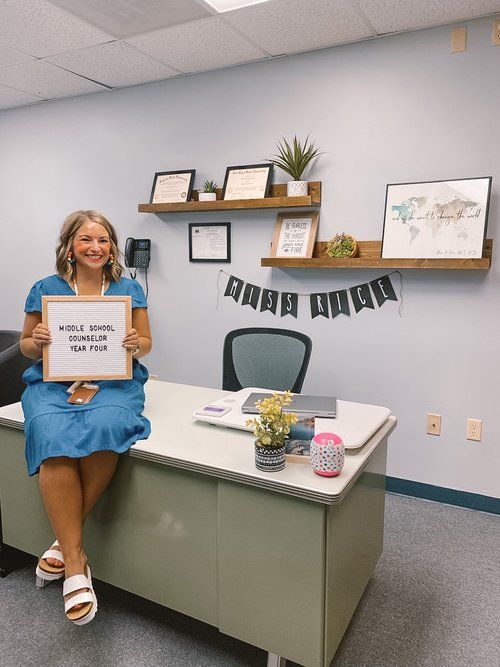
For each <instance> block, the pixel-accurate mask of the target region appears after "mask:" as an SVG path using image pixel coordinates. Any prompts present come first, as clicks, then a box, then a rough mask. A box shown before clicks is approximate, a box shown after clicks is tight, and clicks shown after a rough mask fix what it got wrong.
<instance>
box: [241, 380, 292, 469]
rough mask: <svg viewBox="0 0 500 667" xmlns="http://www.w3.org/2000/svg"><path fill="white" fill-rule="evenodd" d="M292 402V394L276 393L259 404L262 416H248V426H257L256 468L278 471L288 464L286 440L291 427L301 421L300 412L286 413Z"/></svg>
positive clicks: (255, 430) (255, 431)
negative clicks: (299, 418) (286, 460)
mask: <svg viewBox="0 0 500 667" xmlns="http://www.w3.org/2000/svg"><path fill="white" fill-rule="evenodd" d="M291 402H292V394H291V392H289V391H285V392H284V393H283V394H279V393H276V394H272V395H271V396H269V398H263V399H261V400H260V401H257V403H256V404H255V405H256V406H257V410H258V411H259V418H254V419H247V426H253V427H254V429H253V432H254V435H255V437H256V438H257V440H256V441H255V467H256V468H257V469H258V470H264V471H266V472H274V471H277V470H283V468H284V467H285V440H286V439H287V438H288V434H289V433H290V426H291V425H292V424H295V423H296V422H297V415H295V414H294V413H293V412H286V411H285V410H284V409H283V408H285V407H286V406H287V405H288V404H289V403H291Z"/></svg>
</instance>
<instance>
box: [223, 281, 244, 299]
mask: <svg viewBox="0 0 500 667" xmlns="http://www.w3.org/2000/svg"><path fill="white" fill-rule="evenodd" d="M243 284H244V283H243V280H240V279H239V278H235V277H234V276H229V280H228V281H227V285H226V291H225V292H224V296H232V297H233V299H234V300H235V301H236V303H238V299H239V298H240V294H241V290H242V289H243Z"/></svg>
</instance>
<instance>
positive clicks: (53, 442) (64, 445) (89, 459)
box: [21, 211, 151, 625]
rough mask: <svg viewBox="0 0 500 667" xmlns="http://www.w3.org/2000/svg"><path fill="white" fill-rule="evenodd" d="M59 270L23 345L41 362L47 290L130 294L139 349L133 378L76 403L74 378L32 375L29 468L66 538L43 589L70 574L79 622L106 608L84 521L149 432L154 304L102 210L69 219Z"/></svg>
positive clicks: (45, 567)
mask: <svg viewBox="0 0 500 667" xmlns="http://www.w3.org/2000/svg"><path fill="white" fill-rule="evenodd" d="M56 268H57V274H55V275H52V276H49V277H48V278H44V279H43V280H39V281H38V282H37V283H35V285H34V286H33V287H32V289H31V291H30V293H29V295H28V298H27V300H26V306H25V311H26V318H25V322H24V327H23V333H22V336H21V351H22V353H23V354H24V355H25V356H27V357H30V358H32V359H40V358H41V356H42V349H43V347H44V345H49V344H50V342H51V336H50V331H49V330H48V328H47V327H46V326H44V325H43V324H42V314H41V311H42V299H41V297H42V295H64V296H71V295H73V296H74V295H76V296H78V295H80V296H83V295H94V294H96V295H103V296H104V295H113V296H117V295H127V294H128V295H130V296H131V297H132V309H133V310H132V327H133V328H132V329H130V330H129V331H128V332H127V334H126V336H125V338H124V340H123V345H124V347H126V348H127V349H128V350H132V352H133V358H134V362H133V379H132V380H109V381H102V382H99V383H98V384H99V387H100V391H98V392H97V394H96V395H95V397H94V398H93V399H92V402H91V403H89V404H85V405H74V404H73V405H72V404H70V403H68V402H67V399H68V393H67V388H68V386H69V385H70V383H68V382H43V375H42V362H41V361H38V362H37V363H35V364H34V365H33V366H31V367H30V368H29V369H28V370H27V371H26V372H25V374H24V376H23V379H24V381H25V383H26V384H27V388H26V390H25V392H24V394H23V396H22V405H23V410H24V417H25V434H26V460H27V463H28V474H29V475H35V474H36V473H39V483H40V491H41V494H42V497H43V502H44V504H45V509H46V511H47V515H48V517H49V520H50V523H51V525H52V528H53V530H54V533H55V536H56V538H57V540H56V542H55V543H54V544H53V545H52V546H51V547H50V549H49V550H48V551H46V552H45V553H44V554H43V556H42V557H41V558H40V560H39V562H38V565H37V568H36V577H37V586H38V587H40V588H41V587H42V586H44V585H46V584H47V583H49V582H50V581H53V580H55V579H60V578H62V577H63V576H64V577H65V582H64V588H63V594H64V599H65V612H66V615H67V617H68V618H69V620H71V621H73V623H76V624H78V625H83V624H85V623H88V622H89V621H91V620H92V619H93V618H94V616H95V613H96V611H97V599H96V597H95V593H94V590H93V588H92V579H91V575H90V569H89V567H88V565H87V557H86V555H85V551H84V548H83V543H82V524H83V522H84V520H85V518H86V517H87V515H88V514H89V512H90V510H91V509H92V507H93V506H94V505H95V503H96V501H97V500H98V498H99V497H100V496H101V494H102V493H103V491H104V489H105V488H106V487H107V485H108V484H109V482H110V480H111V478H112V477H113V474H114V472H115V469H116V464H117V462H118V455H119V454H120V453H122V452H125V451H127V450H128V449H129V447H130V446H131V445H133V444H134V443H135V442H136V441H137V440H141V439H144V438H147V437H148V436H149V433H150V430H151V429H150V424H149V421H148V420H147V419H146V418H145V417H142V416H141V413H142V410H143V408H144V384H145V382H146V381H147V379H148V372H147V370H146V368H145V367H144V366H142V365H141V364H140V363H139V362H138V361H137V359H138V358H140V357H143V356H144V355H145V354H147V353H148V352H149V351H150V350H151V333H150V330H149V320H148V314H147V310H146V308H147V303H146V299H145V296H144V292H143V291H142V288H141V286H140V285H139V283H137V282H136V281H135V280H130V279H129V278H123V277H122V271H123V268H122V266H121V265H120V262H119V261H118V248H117V238H116V232H115V230H114V229H113V227H112V225H111V224H110V223H109V222H108V221H107V220H106V218H105V217H104V216H102V215H100V214H99V213H96V212H95V211H76V212H75V213H72V214H71V215H69V216H68V218H66V220H65V222H64V225H63V228H62V230H61V236H60V239H59V244H58V246H57V249H56Z"/></svg>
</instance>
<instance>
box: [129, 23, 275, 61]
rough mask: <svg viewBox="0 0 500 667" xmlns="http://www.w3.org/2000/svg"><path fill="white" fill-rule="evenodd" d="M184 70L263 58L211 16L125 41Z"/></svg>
mask: <svg viewBox="0 0 500 667" xmlns="http://www.w3.org/2000/svg"><path fill="white" fill-rule="evenodd" d="M126 41H127V42H128V43H129V44H132V45H133V46H135V47H136V48H138V49H139V50H140V51H143V52H144V53H147V54H148V55H150V56H152V57H153V58H157V59H158V60H161V61H162V62H164V63H167V64H168V65H170V66H171V67H175V68H176V69H178V70H181V71H182V72H199V71H202V70H207V69H217V68H218V67H227V66H229V65H236V64H238V63H243V62H247V61H249V60H258V59H260V58H264V57H265V56H266V55H267V54H265V53H264V52H263V51H261V50H260V49H257V48H256V47H255V46H252V44H250V43H249V42H247V41H246V40H245V39H244V38H243V37H241V36H240V35H239V34H238V33H237V32H236V31H235V30H233V29H232V28H231V26H229V25H227V23H225V22H224V21H223V20H222V19H220V18H217V17H212V18H209V19H202V20H201V21H194V22H193V23H189V24H187V25H178V26H174V27H173V28H167V29H165V30H158V31H156V32H151V33H148V34H147V35H138V36H137V37H131V38H130V39H127V40H126Z"/></svg>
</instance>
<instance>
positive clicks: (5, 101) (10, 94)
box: [0, 86, 43, 109]
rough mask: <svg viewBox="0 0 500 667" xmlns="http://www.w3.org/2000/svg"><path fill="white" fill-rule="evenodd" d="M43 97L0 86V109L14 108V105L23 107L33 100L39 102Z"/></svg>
mask: <svg viewBox="0 0 500 667" xmlns="http://www.w3.org/2000/svg"><path fill="white" fill-rule="evenodd" d="M42 99H43V98H41V97H37V96H36V95H30V94H29V93H23V92H21V91H20V90H14V89H13V88H7V87H6V86H0V109H14V108H15V107H24V106H26V105H28V104H33V103H34V102H40V101H41V100H42Z"/></svg>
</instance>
